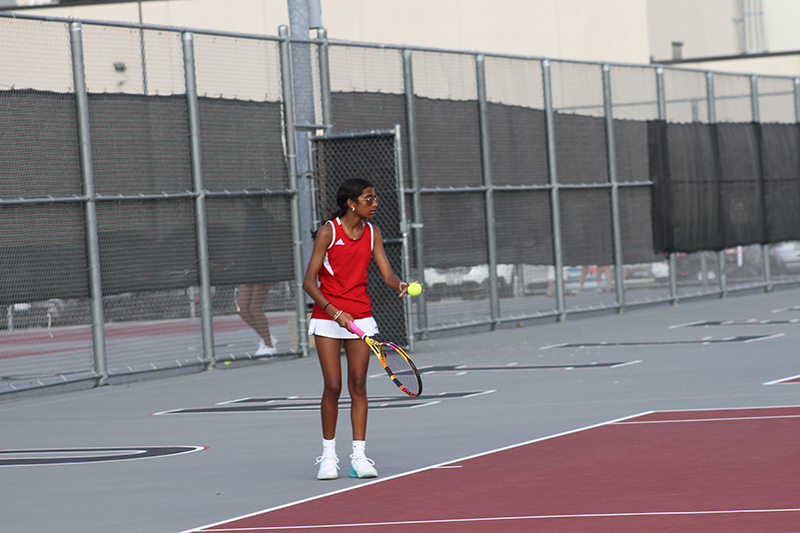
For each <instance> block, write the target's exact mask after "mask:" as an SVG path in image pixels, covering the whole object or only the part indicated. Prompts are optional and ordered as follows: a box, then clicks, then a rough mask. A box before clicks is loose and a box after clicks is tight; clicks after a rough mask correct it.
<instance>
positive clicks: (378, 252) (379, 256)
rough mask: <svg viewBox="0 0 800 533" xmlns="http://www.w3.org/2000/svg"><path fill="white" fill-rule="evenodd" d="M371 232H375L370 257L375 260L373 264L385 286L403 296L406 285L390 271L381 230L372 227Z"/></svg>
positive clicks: (390, 267)
mask: <svg viewBox="0 0 800 533" xmlns="http://www.w3.org/2000/svg"><path fill="white" fill-rule="evenodd" d="M372 231H374V232H375V245H374V247H373V249H372V257H373V258H375V263H376V264H377V265H378V270H380V272H381V276H382V277H383V282H384V283H385V284H386V285H387V286H389V287H391V288H393V289H395V290H396V291H398V292H399V293H400V296H403V295H405V294H406V292H407V291H408V283H406V282H405V281H403V280H401V279H400V278H398V277H397V275H396V274H395V273H394V271H392V266H391V265H390V264H389V259H388V258H387V257H386V252H385V251H384V249H383V237H382V236H381V230H379V229H378V227H377V226H374V225H373V226H372Z"/></svg>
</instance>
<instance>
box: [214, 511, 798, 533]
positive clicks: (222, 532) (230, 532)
mask: <svg viewBox="0 0 800 533" xmlns="http://www.w3.org/2000/svg"><path fill="white" fill-rule="evenodd" d="M799 511H800V509H730V510H718V511H654V512H644V513H587V514H556V515H528V516H496V517H487V518H450V519H441V520H404V521H398V522H362V523H352V524H313V525H304V526H261V527H241V528H226V529H214V530H213V532H214V533H234V532H240V531H287V530H303V529H338V528H348V529H353V528H359V527H381V526H409V525H420V524H462V523H474V522H505V521H510V520H543V519H553V518H561V519H563V518H626V517H637V516H703V515H723V514H734V515H735V514H756V513H787V512H788V513H796V512H799Z"/></svg>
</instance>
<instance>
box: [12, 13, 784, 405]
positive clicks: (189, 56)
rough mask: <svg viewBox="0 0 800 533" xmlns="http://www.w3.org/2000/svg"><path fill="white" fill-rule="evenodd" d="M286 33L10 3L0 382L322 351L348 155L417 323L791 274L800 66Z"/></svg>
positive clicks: (155, 370) (520, 318)
mask: <svg viewBox="0 0 800 533" xmlns="http://www.w3.org/2000/svg"><path fill="white" fill-rule="evenodd" d="M281 31H282V32H283V33H281V34H280V36H279V37H265V36H254V35H240V34H230V33H215V32H208V31H187V30H185V29H176V28H165V27H152V26H143V25H134V24H112V23H99V22H90V21H85V22H82V23H81V22H78V21H72V20H61V19H51V18H41V17H26V16H11V15H7V14H0V36H1V37H0V43H2V46H0V61H1V62H2V64H3V68H2V73H0V122H2V125H3V127H2V129H0V136H2V142H0V152H2V153H1V154H0V173H2V174H1V175H2V179H0V214H1V216H2V220H3V223H4V224H3V225H4V231H3V232H2V234H0V306H1V307H2V309H3V311H4V312H3V313H2V317H0V397H14V396H19V395H24V394H27V393H29V391H32V392H30V393H34V392H37V391H40V390H41V389H43V388H57V389H58V390H63V389H72V388H81V387H89V386H95V385H97V384H105V383H115V382H121V381H127V380H131V379H141V378H143V377H147V376H151V375H154V374H161V373H178V372H194V371H200V370H203V369H206V368H209V367H210V366H212V365H215V364H218V363H224V362H237V361H241V360H248V359H256V358H259V357H261V356H262V355H263V347H260V342H261V341H266V340H267V338H269V337H274V339H275V342H277V344H276V347H277V351H278V353H279V354H281V355H285V356H302V355H305V354H307V353H308V349H309V345H308V339H307V337H306V335H305V328H306V324H307V322H306V320H307V319H306V317H307V304H308V300H307V299H306V298H305V295H304V294H302V291H301V289H300V284H301V283H302V273H303V269H304V268H305V264H304V261H306V260H307V257H308V252H309V251H310V248H311V246H310V237H309V235H310V231H309V230H311V229H313V228H314V227H316V226H317V225H319V224H320V223H321V222H322V221H324V220H325V219H326V218H327V212H326V211H325V208H326V206H327V205H328V203H329V201H330V200H329V197H330V194H333V193H335V190H336V187H338V183H339V182H341V181H342V180H343V179H345V178H347V177H351V176H353V175H368V176H369V179H372V180H373V181H374V182H375V183H376V186H377V189H378V194H379V195H380V197H381V205H380V209H379V215H378V216H379V217H380V219H379V220H376V221H375V222H376V223H377V225H378V226H379V227H380V228H381V231H382V233H383V235H384V238H385V239H386V242H387V254H388V255H389V257H390V260H391V261H392V262H393V267H394V268H395V271H396V272H397V273H398V274H400V273H402V275H403V276H406V277H408V278H414V279H419V280H421V281H424V283H425V288H426V290H425V292H424V293H423V295H422V296H420V297H417V298H414V299H410V300H408V301H407V302H406V303H405V304H403V303H400V302H392V303H389V300H390V296H391V295H388V294H383V293H382V292H381V290H382V289H381V285H382V284H381V283H380V282H379V280H377V279H376V277H375V275H374V274H375V273H374V272H373V275H372V277H371V278H370V279H371V291H372V294H373V296H372V298H373V302H374V304H375V309H376V318H378V321H379V325H380V327H381V330H382V332H383V333H384V335H387V336H391V337H393V338H395V339H402V340H404V341H405V343H406V344H409V345H412V346H413V343H414V340H415V339H419V338H426V337H430V336H435V335H446V334H453V332H461V331H464V330H465V329H469V328H473V329H487V328H498V327H510V326H514V325H516V324H520V323H526V322H531V321H535V320H539V319H552V318H557V319H565V318H566V317H567V316H568V315H570V314H573V313H578V312H585V311H594V310H601V309H612V310H613V309H615V310H618V311H623V310H624V309H625V308H626V307H630V306H636V305H644V304H648V303H654V302H673V303H675V302H678V301H679V300H681V299H683V298H688V297H694V296H703V295H710V294H712V295H713V294H718V295H722V296H724V295H725V294H727V293H728V292H730V291H733V290H743V289H752V288H760V289H766V290H770V289H772V288H773V287H774V286H775V285H777V284H783V283H797V282H798V281H800V277H799V276H798V275H800V247H798V246H797V245H796V244H795V243H794V241H795V240H798V239H800V219H799V218H798V217H800V214H799V213H800V209H799V207H800V206H798V198H800V156H798V154H799V153H800V150H798V146H800V134H798V129H797V128H798V125H797V124H798V117H799V116H800V106H799V105H798V102H800V92H799V91H798V87H800V80H798V79H795V78H788V77H769V76H749V75H732V74H721V73H713V72H705V71H693V70H684V69H677V68H669V67H660V66H657V65H616V64H603V63H589V62H577V61H562V60H550V59H546V58H530V57H516V56H501V55H492V54H478V53H472V52H470V53H467V52H459V51H452V50H429V49H420V48H409V47H393V46H386V45H371V44H359V43H345V42H336V41H328V40H326V39H324V38H321V39H289V37H288V33H287V32H286V31H285V29H282V30H281ZM366 132H373V133H371V134H369V135H367V134H366ZM263 319H266V321H265V320H263ZM265 323H266V326H265ZM266 328H268V330H267V329H266ZM268 344H269V343H268ZM259 348H262V349H259Z"/></svg>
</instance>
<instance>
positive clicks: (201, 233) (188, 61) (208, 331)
mask: <svg viewBox="0 0 800 533" xmlns="http://www.w3.org/2000/svg"><path fill="white" fill-rule="evenodd" d="M181 40H182V41H183V72H184V77H185V81H186V111H187V116H188V120H189V151H190V155H191V161H192V188H193V190H194V193H195V194H196V196H195V198H194V224H195V238H196V240H197V275H198V278H199V283H200V327H201V330H202V335H203V363H204V364H205V366H206V368H210V367H211V366H212V365H213V364H214V359H215V354H214V323H213V318H212V314H211V269H210V266H209V260H208V230H207V227H208V226H207V223H206V197H205V190H204V189H203V154H202V149H201V146H200V114H199V111H198V107H197V79H196V77H195V69H194V35H193V34H192V33H191V32H188V31H187V32H183V33H182V34H181Z"/></svg>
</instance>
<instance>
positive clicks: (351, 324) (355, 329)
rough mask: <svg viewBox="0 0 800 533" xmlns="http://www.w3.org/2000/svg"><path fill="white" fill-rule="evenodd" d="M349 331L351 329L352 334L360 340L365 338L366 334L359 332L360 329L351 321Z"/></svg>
mask: <svg viewBox="0 0 800 533" xmlns="http://www.w3.org/2000/svg"><path fill="white" fill-rule="evenodd" d="M350 329H352V330H353V333H355V334H356V335H358V336H359V337H361V338H362V339H363V338H364V337H366V336H367V334H366V333H364V332H363V331H361V328H360V327H358V326H356V323H355V322H353V321H352V320H351V321H350Z"/></svg>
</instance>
